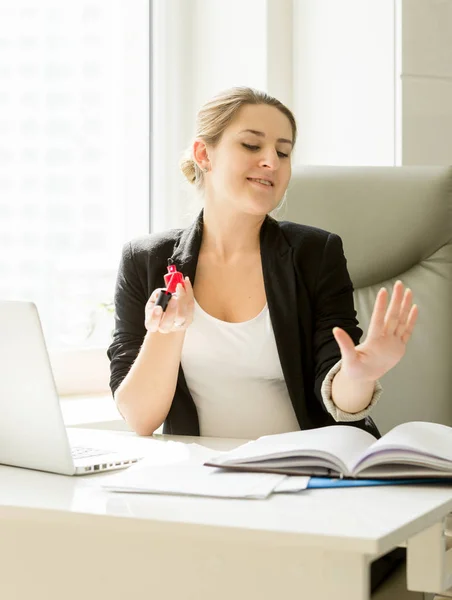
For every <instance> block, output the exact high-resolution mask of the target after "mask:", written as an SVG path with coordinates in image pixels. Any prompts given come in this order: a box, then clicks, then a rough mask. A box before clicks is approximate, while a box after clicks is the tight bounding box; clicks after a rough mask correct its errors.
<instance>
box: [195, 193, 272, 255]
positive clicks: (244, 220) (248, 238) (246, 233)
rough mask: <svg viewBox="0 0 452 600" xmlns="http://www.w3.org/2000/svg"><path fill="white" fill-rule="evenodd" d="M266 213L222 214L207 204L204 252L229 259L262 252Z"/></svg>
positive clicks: (204, 219) (205, 209) (203, 239)
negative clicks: (263, 224)
mask: <svg viewBox="0 0 452 600" xmlns="http://www.w3.org/2000/svg"><path fill="white" fill-rule="evenodd" d="M264 219H265V215H247V214H244V213H232V212H231V213H226V214H224V213H221V214H220V212H219V211H218V210H216V209H215V210H212V209H211V207H209V205H208V204H206V206H205V207H204V214H203V222H204V225H203V238H202V251H203V253H205V254H209V255H211V256H212V257H213V258H215V259H217V260H221V261H223V262H227V261H230V260H233V259H234V258H236V257H238V256H243V255H244V254H252V253H255V252H259V251H260V240H259V235H260V229H261V226H262V223H263V222H264Z"/></svg>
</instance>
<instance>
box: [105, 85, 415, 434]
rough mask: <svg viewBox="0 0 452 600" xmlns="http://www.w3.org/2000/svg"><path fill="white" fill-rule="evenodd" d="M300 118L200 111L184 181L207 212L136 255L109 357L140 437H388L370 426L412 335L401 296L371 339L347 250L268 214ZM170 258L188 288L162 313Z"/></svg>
mask: <svg viewBox="0 0 452 600" xmlns="http://www.w3.org/2000/svg"><path fill="white" fill-rule="evenodd" d="M296 134H297V131H296V123H295V119H294V117H293V115H292V113H291V112H290V111H289V109H287V108H286V107H285V106H284V105H283V104H281V103H280V102H279V101H278V100H276V99H275V98H272V97H270V96H268V95H267V94H265V93H262V92H258V91H256V90H252V89H249V88H234V89H231V90H227V91H225V92H223V93H222V94H220V95H218V96H217V97H215V98H214V99H213V100H211V101H210V102H208V103H207V104H206V105H205V106H204V107H203V108H202V109H201V111H200V112H199V115H198V120H197V137H196V140H195V141H194V143H193V145H192V148H191V149H190V156H189V157H188V158H187V159H186V160H185V161H184V162H183V164H182V170H183V172H184V174H185V175H186V177H187V178H188V180H189V181H190V183H193V184H195V185H196V186H197V188H198V190H199V191H200V192H201V193H202V195H203V199H204V209H203V211H202V212H201V214H200V215H199V216H198V218H197V219H196V221H195V223H194V224H193V225H192V226H191V227H189V228H187V229H185V230H171V231H168V232H164V233H157V234H152V235H149V236H145V237H143V238H140V239H137V240H134V241H133V242H132V243H129V244H126V246H125V247H124V249H123V256H122V261H121V266H120V269H119V273H118V280H117V286H116V294H115V308H116V329H115V332H114V338H113V342H112V344H111V346H110V348H109V350H108V355H109V358H110V360H111V389H112V392H113V394H114V397H115V400H116V403H117V406H118V409H119V410H120V412H121V414H122V415H123V416H124V418H125V420H126V421H127V422H128V423H129V425H130V426H131V427H132V428H133V429H134V430H135V431H136V432H137V433H139V434H141V435H150V434H152V433H153V432H154V431H155V430H156V429H157V428H158V427H160V425H161V424H162V423H164V431H165V432H167V433H173V434H191V435H198V434H200V435H213V436H227V437H235V438H256V437H258V436H260V435H265V434H270V433H280V432H283V431H293V430H295V429H300V428H301V429H306V428H312V427H321V426H325V425H330V424H333V423H335V422H338V421H339V422H346V423H350V424H352V425H355V426H358V427H362V428H366V429H368V430H369V431H371V433H373V434H374V435H376V436H378V435H379V434H378V430H377V429H376V427H375V425H374V424H373V422H372V420H371V419H370V417H368V413H369V411H370V409H371V408H372V406H373V405H374V404H375V403H376V401H377V399H378V397H379V395H380V393H381V386H380V385H379V383H378V378H380V377H381V376H382V375H384V374H385V373H386V372H387V371H388V370H389V369H391V368H392V367H393V366H395V365H396V364H397V363H398V362H399V360H400V359H401V358H402V356H403V355H404V352H405V347H406V344H407V342H408V340H409V338H410V336H411V333H412V331H413V328H414V325H415V321H416V317H417V308H416V306H415V305H413V303H412V294H411V291H410V290H408V289H407V290H405V289H404V286H403V285H402V283H401V282H397V283H396V284H395V286H394V290H393V293H392V298H391V299H390V302H389V306H387V304H388V292H387V291H386V290H385V289H381V290H380V292H379V293H378V295H377V298H376V301H375V307H374V311H373V315H372V319H371V323H370V326H369V331H368V334H367V337H366V339H365V340H364V342H363V343H361V344H359V345H357V344H358V342H359V339H360V337H361V334H362V331H361V330H360V329H359V327H358V324H357V320H356V313H355V310H354V307H353V295H352V293H353V288H352V283H351V281H350V278H349V275H348V272H347V268H346V261H345V258H344V254H343V250H342V243H341V240H340V238H339V237H338V236H337V235H334V234H332V233H328V232H326V231H323V230H320V229H317V228H313V227H307V226H304V225H299V224H295V223H278V222H277V221H275V220H274V219H272V218H271V217H270V216H268V215H269V213H270V212H271V211H273V210H274V209H275V208H276V207H277V206H278V205H279V204H280V202H281V200H282V199H283V197H284V194H285V191H286V189H287V186H288V184H289V180H290V175H291V153H292V150H293V147H294V144H295V140H296ZM168 259H171V260H172V261H173V263H174V264H175V265H176V267H177V268H178V270H179V271H181V272H182V273H183V274H184V275H185V282H184V285H179V286H178V289H177V293H176V294H175V295H174V296H173V297H172V298H171V300H170V303H169V305H168V308H167V309H166V311H165V312H162V309H161V307H159V306H156V305H155V300H156V298H157V295H158V293H159V288H160V286H161V285H162V284H163V276H164V274H165V273H166V270H167V262H168Z"/></svg>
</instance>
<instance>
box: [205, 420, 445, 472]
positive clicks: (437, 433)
mask: <svg viewBox="0 0 452 600" xmlns="http://www.w3.org/2000/svg"><path fill="white" fill-rule="evenodd" d="M205 464H206V465H207V466H214V467H223V468H227V469H239V470H243V471H262V472H268V473H283V474H286V475H311V476H320V477H322V476H325V477H347V478H364V479H395V478H407V477H410V478H411V477H414V478H418V477H421V478H427V477H450V478H452V427H447V426H446V425H439V424H437V423H425V422H417V421H414V422H411V423H403V424H402V425H398V426H397V427H394V429H392V430H391V431H389V432H388V433H386V434H385V435H384V436H383V437H382V438H381V439H379V440H377V439H376V438H375V437H374V436H372V435H371V434H370V433H367V432H366V431H363V430H362V429H358V428H357V427H352V426H349V425H331V426H329V427H321V428H319V429H308V430H304V431H293V432H290V433H281V434H276V435H267V436H264V437H261V438H258V439H257V440H255V441H252V442H248V443H245V444H244V445H242V446H239V447H238V448H236V449H235V450H232V451H230V452H225V453H223V454H221V455H219V456H215V457H214V458H212V459H210V460H209V461H207V462H206V463H205Z"/></svg>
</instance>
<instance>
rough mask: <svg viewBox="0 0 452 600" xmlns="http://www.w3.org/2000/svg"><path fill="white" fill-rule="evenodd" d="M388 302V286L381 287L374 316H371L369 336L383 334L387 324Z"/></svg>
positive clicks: (373, 336)
mask: <svg viewBox="0 0 452 600" xmlns="http://www.w3.org/2000/svg"><path fill="white" fill-rule="evenodd" d="M387 304H388V290H387V289H386V288H384V287H383V288H380V290H379V291H378V294H377V297H376V299H375V304H374V308H373V311H372V316H371V318H370V323H369V329H368V331H367V338H368V339H371V338H378V337H380V336H381V335H382V333H383V329H384V325H385V314H386V307H387Z"/></svg>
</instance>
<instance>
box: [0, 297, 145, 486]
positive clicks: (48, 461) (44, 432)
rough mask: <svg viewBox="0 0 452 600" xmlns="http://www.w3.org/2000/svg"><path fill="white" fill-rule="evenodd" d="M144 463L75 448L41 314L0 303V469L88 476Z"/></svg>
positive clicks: (28, 305) (127, 454)
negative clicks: (62, 407)
mask: <svg viewBox="0 0 452 600" xmlns="http://www.w3.org/2000/svg"><path fill="white" fill-rule="evenodd" d="M73 433H74V436H71V439H73V438H76V435H75V434H76V433H77V432H73ZM141 457H142V456H141V455H137V454H136V452H133V451H129V450H127V449H126V450H124V449H123V450H121V451H116V450H115V449H114V448H109V449H107V448H98V447H89V448H87V447H77V446H76V447H74V446H72V447H71V444H70V442H69V437H68V433H67V431H66V427H65V425H64V422H63V415H62V412H61V407H60V401H59V397H58V395H57V391H56V387H55V382H54V378H53V374H52V369H51V366H50V361H49V356H48V352H47V348H46V344H45V340H44V335H43V332H42V327H41V322H40V319H39V315H38V310H37V308H36V306H35V304H34V303H32V302H22V301H7V300H2V301H0V464H3V465H11V466H15V467H25V468H28V469H37V470H41V471H49V472H52V473H61V474H64V475H84V474H87V473H97V472H99V471H107V470H112V469H119V468H125V467H128V466H130V465H131V464H133V463H135V462H137V460H138V459H139V458H141Z"/></svg>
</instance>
